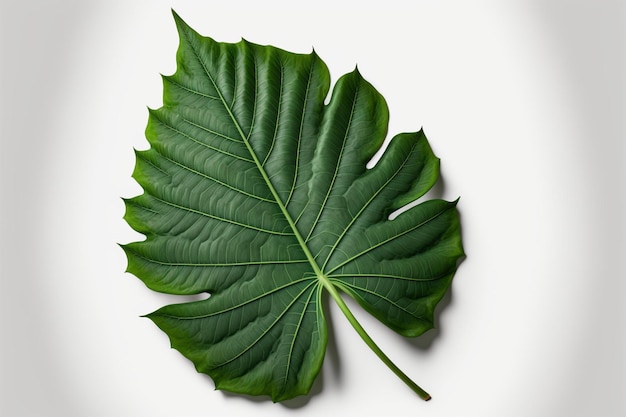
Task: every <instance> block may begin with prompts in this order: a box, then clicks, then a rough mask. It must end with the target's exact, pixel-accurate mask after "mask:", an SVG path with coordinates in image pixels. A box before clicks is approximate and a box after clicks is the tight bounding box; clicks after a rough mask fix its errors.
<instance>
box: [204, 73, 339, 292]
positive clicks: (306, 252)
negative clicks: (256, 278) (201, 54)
mask: <svg viewBox="0 0 626 417" xmlns="http://www.w3.org/2000/svg"><path fill="white" fill-rule="evenodd" d="M202 65H203V67H204V63H203V64H202ZM204 70H205V73H206V74H207V76H208V77H209V79H210V80H211V83H212V84H213V87H214V88H215V91H216V92H217V94H218V96H219V99H220V101H221V103H222V105H223V106H224V108H225V109H226V111H227V112H228V116H229V117H230V119H231V121H232V122H233V124H234V126H235V128H236V129H237V132H238V133H239V136H240V137H241V139H242V141H243V143H244V144H245V145H246V149H247V150H248V152H249V153H250V156H252V160H253V161H254V163H255V164H256V166H257V169H258V170H259V172H260V173H261V176H262V177H263V180H264V181H265V184H266V185H267V187H268V188H269V190H270V192H271V193H272V196H273V197H274V200H276V204H278V207H279V208H280V211H281V212H282V214H283V216H284V217H285V219H286V220H287V223H288V224H289V227H291V230H292V231H293V233H294V235H295V237H296V239H297V241H298V244H299V245H300V248H301V249H302V251H303V252H304V255H305V256H306V258H307V260H308V261H309V264H310V265H311V268H312V269H313V272H314V273H315V276H316V277H317V279H318V280H319V281H320V284H321V285H323V286H324V287H325V288H326V289H328V290H329V291H330V292H331V294H332V293H336V288H335V286H334V285H333V284H332V283H331V282H330V280H329V279H328V278H327V277H326V275H325V274H324V273H323V272H322V269H321V268H320V266H319V265H318V264H317V261H316V260H315V258H314V257H313V254H312V253H311V251H310V250H309V247H308V246H307V244H306V242H305V240H304V238H303V237H302V235H301V234H300V230H298V227H297V226H296V223H295V222H294V221H293V218H292V217H291V214H290V213H289V211H287V207H286V206H285V204H284V203H283V201H282V200H281V198H280V196H279V195H278V192H277V191H276V189H275V188H274V184H272V181H271V180H270V178H269V176H268V175H267V172H266V171H265V168H264V167H263V165H262V164H261V161H259V158H257V155H256V153H255V152H254V149H253V148H252V146H251V145H250V142H249V140H248V137H247V135H246V134H245V133H244V132H243V129H242V128H241V126H240V125H239V122H238V121H237V118H236V117H235V115H234V114H233V112H232V111H231V109H230V107H229V106H228V104H227V103H226V100H224V96H223V95H222V92H221V91H220V89H219V88H218V86H217V84H216V82H215V80H214V79H213V77H212V76H211V74H210V73H209V71H208V70H207V68H206V67H204ZM333 298H334V297H333Z"/></svg>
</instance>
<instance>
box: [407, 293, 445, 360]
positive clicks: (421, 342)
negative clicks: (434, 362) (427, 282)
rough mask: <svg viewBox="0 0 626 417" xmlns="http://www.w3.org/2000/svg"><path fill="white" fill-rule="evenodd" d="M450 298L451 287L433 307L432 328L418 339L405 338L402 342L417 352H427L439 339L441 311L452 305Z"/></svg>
mask: <svg viewBox="0 0 626 417" xmlns="http://www.w3.org/2000/svg"><path fill="white" fill-rule="evenodd" d="M452 298H453V297H452V287H450V288H449V289H448V291H446V293H445V294H444V296H443V298H442V299H441V301H439V304H437V307H435V319H434V320H435V323H434V327H433V328H432V329H430V330H428V331H427V332H426V333H424V334H422V335H420V336H418V337H406V338H404V340H405V341H406V342H407V343H409V344H410V345H411V346H413V347H415V348H417V349H419V350H429V349H430V348H431V346H432V345H433V343H434V342H435V340H436V339H438V338H439V337H441V334H442V328H441V326H440V325H439V323H440V320H441V314H442V311H443V310H445V309H446V308H447V307H448V306H450V305H451V304H452Z"/></svg>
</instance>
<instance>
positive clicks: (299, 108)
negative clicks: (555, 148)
mask: <svg viewBox="0 0 626 417" xmlns="http://www.w3.org/2000/svg"><path fill="white" fill-rule="evenodd" d="M175 20H176V24H177V27H178V32H179V36H180V45H179V49H178V52H177V69H176V72H175V73H174V74H173V75H171V76H164V77H163V86H164V95H163V107H161V108H159V109H156V110H150V111H149V121H148V126H147V129H146V137H147V139H148V141H149V143H150V147H149V149H147V150H142V151H136V166H135V170H134V173H133V177H134V178H135V180H136V181H137V182H138V183H139V184H140V185H141V187H142V188H143V190H144V193H143V194H141V195H139V196H137V197H134V198H131V199H127V200H126V201H125V202H126V214H125V219H126V221H127V222H128V223H129V224H130V226H131V227H132V228H133V229H135V230H136V231H138V232H140V233H142V234H144V235H145V236H146V238H145V240H143V241H140V242H134V243H130V244H126V245H123V248H124V250H125V252H126V254H127V257H128V271H129V272H131V273H132V274H134V275H136V276H137V277H139V278H140V279H141V280H142V281H143V282H144V283H145V284H146V285H147V286H148V287H149V288H151V289H153V290H155V291H160V292H164V293H169V294H181V295H190V294H202V293H208V294H210V296H209V297H208V298H207V299H205V300H202V301H196V302H187V303H181V304H174V305H169V306H165V307H163V308H161V309H159V310H157V311H155V312H153V313H151V314H149V315H148V317H149V318H150V319H151V320H153V321H154V323H155V324H156V325H157V326H158V327H160V328H161V329H162V330H163V331H164V332H165V333H167V335H168V336H169V338H170V340H171V343H172V347H174V348H175V349H177V350H179V351H180V352H181V353H182V354H183V355H184V356H186V357H187V358H189V359H190V360H191V361H193V363H194V364H195V366H196V368H197V370H198V371H199V372H204V373H207V374H208V375H210V376H211V378H212V379H213V380H214V381H215V384H216V388H218V389H224V390H228V391H232V392H239V393H245V394H250V395H269V396H270V397H271V398H272V399H273V400H274V401H281V400H286V399H290V398H293V397H295V396H297V395H302V394H306V393H308V392H309V390H310V388H311V385H312V384H313V381H314V379H315V378H316V376H317V374H318V373H319V370H320V368H321V365H322V361H323V358H324V352H325V349H326V343H327V334H328V329H327V325H326V320H325V318H324V312H323V309H322V297H323V293H324V291H325V290H328V289H331V290H340V291H342V292H344V293H346V294H348V295H350V296H352V297H353V298H354V299H356V300H357V301H358V303H359V304H360V305H361V306H363V308H365V309H366V310H367V311H368V312H369V313H371V314H372V315H374V316H375V317H377V318H378V319H379V320H381V321H382V322H383V323H385V324H386V325H387V326H389V327H390V328H392V329H394V330H395V331H397V332H398V333H400V334H402V335H405V336H417V335H420V334H422V333H423V332H424V331H426V330H428V329H430V328H431V327H432V323H433V310H434V307H435V305H436V304H437V302H438V301H439V300H440V299H441V297H442V296H443V295H444V293H445V291H446V290H447V289H448V287H449V286H450V283H451V280H452V277H453V275H454V273H455V271H456V268H457V262H458V259H459V258H460V257H461V256H462V255H463V250H462V247H461V239H460V231H459V218H458V213H457V209H456V202H447V201H443V200H430V201H425V202H422V203H419V204H417V205H416V206H414V207H412V208H410V209H408V210H406V211H404V212H402V213H401V214H400V215H398V216H397V217H396V218H394V219H393V220H390V219H389V215H390V214H391V213H392V212H394V211H395V210H397V209H399V208H402V207H404V206H406V205H407V204H409V203H411V202H414V201H415V200H417V199H418V198H420V197H421V196H423V195H424V194H425V193H426V192H427V191H428V190H429V189H430V188H431V187H432V185H433V184H434V183H435V182H436V181H437V178H438V176H439V160H438V158H437V157H435V155H434V154H433V152H432V150H431V148H430V146H429V144H428V141H427V139H426V137H425V135H424V133H423V132H422V131H419V132H415V133H403V134H399V135H396V136H395V137H394V138H393V139H392V140H391V141H390V143H389V145H388V147H387V149H386V150H385V152H384V153H383V155H382V157H381V159H380V160H379V161H378V162H377V163H376V165H375V166H374V167H373V168H371V169H368V168H367V167H366V164H367V163H368V162H369V161H370V160H371V159H372V157H373V156H374V154H375V153H376V152H377V151H378V150H379V149H380V147H381V146H382V145H383V142H384V140H385V137H386V135H387V125H388V117H389V115H388V108H387V105H386V103H385V100H384V99H383V97H382V96H381V95H380V94H379V93H378V92H377V91H376V90H375V89H374V87H373V86H372V85H371V84H370V83H368V82H367V81H365V80H364V79H363V77H362V76H361V75H360V73H359V72H358V71H357V70H355V71H353V72H352V73H349V74H346V75H344V76H343V77H341V78H340V79H339V80H338V81H337V83H336V85H335V86H334V88H333V91H332V93H331V98H330V100H329V102H328V104H325V103H324V100H325V99H326V97H327V96H328V94H329V90H330V75H329V71H328V68H327V67H326V65H325V64H324V62H323V61H322V60H321V59H320V58H319V57H318V56H317V55H316V54H315V53H311V54H294V53H290V52H286V51H283V50H281V49H278V48H275V47H271V46H260V45H256V44H253V43H250V42H247V41H243V40H242V41H241V42H238V43H235V44H228V43H220V42H216V41H214V40H212V39H210V38H207V37H203V36H201V35H199V34H198V33H196V32H195V31H194V30H193V29H191V28H190V27H189V26H188V25H187V24H186V23H184V22H183V21H182V20H181V19H180V18H179V17H178V16H177V15H175Z"/></svg>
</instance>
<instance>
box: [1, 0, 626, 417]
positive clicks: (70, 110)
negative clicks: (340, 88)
mask: <svg viewBox="0 0 626 417" xmlns="http://www.w3.org/2000/svg"><path fill="white" fill-rule="evenodd" d="M170 8H174V9H175V10H176V11H177V12H178V13H179V14H180V15H181V16H182V17H183V19H185V20H186V21H187V22H188V23H189V24H190V25H191V26H192V27H194V28H195V29H197V30H198V31H199V32H201V33H203V34H205V35H207V36H211V37H213V38H214V39H216V40H218V41H228V42H236V41H238V40H239V39H240V38H242V37H244V38H246V39H247V40H249V41H252V42H255V43H261V44H272V45H275V46H279V47H281V48H283V49H287V50H290V51H294V52H310V51H311V48H312V47H314V48H315V50H316V52H317V53H318V54H319V55H320V56H321V57H322V59H324V60H325V61H326V63H327V64H328V66H329V68H330V70H331V74H332V76H333V80H336V79H337V78H338V77H339V76H340V75H342V74H344V73H346V72H348V71H351V70H352V69H353V68H354V66H355V65H356V64H358V66H359V70H360V71H361V73H362V74H363V75H364V77H365V78H366V79H368V80H369V81H371V82H372V83H373V84H374V85H375V86H376V87H377V88H378V89H379V90H380V92H381V93H382V94H383V95H384V96H385V97H386V99H387V101H388V104H389V107H390V113H391V126H390V133H397V132H399V131H414V130H417V129H419V128H420V127H422V126H423V127H424V129H425V132H426V134H427V135H428V137H429V139H430V141H431V144H432V146H433V148H434V150H435V152H436V154H437V155H438V156H439V157H441V159H442V177H443V183H442V184H443V185H442V186H440V187H439V188H438V190H439V191H438V192H439V193H441V194H442V195H443V197H444V198H446V199H455V198H456V197H458V196H461V200H460V204H459V209H460V211H461V213H462V225H463V239H464V245H465V249H466V252H467V259H466V260H465V261H464V262H463V263H462V264H461V266H460V268H459V271H458V273H457V276H456V278H455V281H454V283H453V287H452V291H451V295H450V296H448V297H446V298H445V299H444V301H443V302H442V305H441V307H440V308H438V318H437V329H436V330H434V331H431V332H429V333H428V334H426V335H424V337H422V338H420V339H417V340H415V341H409V340H405V339H403V338H401V337H400V336H397V335H396V334H394V333H393V332H391V331H389V330H387V329H385V328H383V327H382V326H381V325H380V324H378V323H377V322H375V321H373V320H371V319H370V318H369V317H366V316H365V315H364V314H358V316H359V318H361V319H362V321H363V323H364V326H365V327H366V328H367V329H368V330H369V331H370V332H371V333H372V335H373V336H374V338H375V339H376V340H378V341H379V343H380V345H381V346H382V348H383V349H384V350H385V351H386V352H387V353H388V354H389V356H391V357H392V359H394V361H396V363H397V364H398V365H399V366H400V367H401V368H402V369H404V370H405V371H406V372H407V373H408V374H409V375H410V376H411V377H413V378H414V379H415V380H416V381H417V382H418V383H419V384H420V385H422V386H423V387H424V388H426V389H427V390H428V391H429V392H430V393H431V394H432V395H433V400H432V401H430V402H422V401H421V400H419V399H417V398H416V397H415V396H414V394H413V393H412V392H411V391H410V390H409V389H407V388H406V387H405V386H404V385H403V384H402V383H401V382H400V381H399V380H398V379H397V378H396V377H395V376H394V375H393V374H392V373H391V372H389V371H388V370H387V369H386V368H385V367H384V365H382V363H380V362H379V361H378V359H377V358H376V357H375V356H374V355H373V354H372V353H371V352H370V351H369V350H368V348H367V347H365V345H364V344H363V343H362V342H361V341H360V340H359V338H358V336H357V335H356V334H355V333H354V332H353V331H352V329H351V328H349V327H348V325H347V322H346V320H344V318H343V317H342V316H341V313H340V312H339V311H338V310H337V309H335V308H333V307H332V306H331V308H330V314H329V316H330V319H331V320H332V327H331V329H332V334H331V336H330V337H331V341H330V345H329V350H328V353H327V357H326V361H325V364H324V368H323V371H322V374H321V375H320V377H319V379H318V382H317V383H316V385H315V386H314V389H313V392H312V395H311V396H309V397H305V398H301V399H298V400H293V401H290V402H287V403H286V404H273V403H271V402H269V401H265V400H258V399H250V398H245V397H240V396H233V395H227V394H224V393H222V392H219V391H214V390H213V383H212V381H211V380H210V379H209V378H208V377H205V376H203V375H200V374H197V373H196V372H195V370H194V369H193V366H192V365H191V364H190V363H189V362H188V361H187V360H186V359H184V358H182V356H181V355H180V354H179V353H178V352H176V351H175V350H172V349H170V348H169V343H168V340H167V337H166V336H165V335H164V334H163V333H161V331H160V330H158V329H157V328H156V327H155V326H154V325H153V324H152V323H151V322H150V321H149V320H147V319H143V318H140V317H139V316H140V315H142V314H145V313H148V312H151V311H153V310H154V309H156V308H158V307H160V306H162V305H164V304H166V303H171V302H177V301H180V300H179V299H177V298H176V297H168V296H164V295H160V294H156V293H153V292H151V291H149V290H148V289H147V288H145V287H144V286H143V284H141V282H140V281H139V280H138V279H136V278H134V277H133V276H131V275H129V274H125V273H124V269H125V267H126V259H125V256H124V254H123V252H122V250H121V249H120V248H119V247H118V246H117V243H118V242H119V243H126V242H130V241H133V240H136V239H138V236H137V235H136V234H134V233H133V232H132V231H131V230H130V228H129V227H128V226H127V225H126V224H125V223H124V221H123V220H122V216H123V213H124V207H123V204H122V201H121V200H120V197H132V196H134V195H136V194H138V193H139V188H138V186H137V185H136V184H135V183H134V182H133V181H132V179H131V177H130V175H131V172H132V169H133V165H134V155H133V151H132V149H133V147H136V148H145V147H146V146H147V145H146V142H145V140H144V136H143V130H144V127H145V124H146V121H147V111H146V106H150V107H159V106H160V105H161V93H162V89H161V80H160V76H159V73H164V74H170V73H172V72H173V71H174V68H175V61H174V59H175V50H176V47H177V43H178V40H177V35H176V31H175V27H174V22H173V19H172V17H171V14H170ZM0 16H1V18H2V22H1V25H0V30H1V31H2V32H1V33H2V38H1V39H2V51H1V52H2V55H1V59H2V65H1V71H2V72H1V75H2V76H1V77H0V79H1V82H2V84H1V88H2V90H1V94H0V95H1V98H0V100H1V102H2V108H1V112H0V117H1V123H2V135H1V147H0V169H1V171H0V172H1V177H0V180H1V185H2V188H1V194H0V203H1V204H0V210H1V213H0V214H1V216H0V225H1V227H2V229H1V234H0V239H1V246H0V249H1V257H2V258H1V268H2V269H1V273H2V276H1V278H2V287H1V289H0V290H1V297H2V298H1V300H0V301H1V304H0V309H1V310H0V312H1V324H2V329H1V333H0V338H1V339H0V342H1V347H0V349H1V354H2V369H1V370H0V371H1V372H0V373H1V376H0V378H1V385H0V414H2V416H7V417H12V416H29V417H30V416H64V417H73V416H89V417H98V416H107V417H108V416H111V417H124V416H146V417H148V416H149V417H159V416H190V417H196V416H249V415H257V416H272V417H279V416H292V415H294V416H295V415H297V416H320V415H342V416H353V415H354V416H356V415H359V416H363V415H365V416H369V415H372V416H374V415H378V416H381V415H384V416H404V415H407V416H408V415H411V416H476V417H500V416H507V417H515V416H520V417H522V416H523V417H529V416H550V417H553V416H564V417H565V416H571V417H576V416H603V417H623V416H624V415H626V399H625V398H626V382H625V363H626V343H625V342H626V335H625V333H626V311H625V307H624V304H625V301H626V297H625V295H626V287H625V284H624V280H625V278H626V268H625V262H624V259H625V258H626V241H625V239H626V224H625V216H624V214H625V213H626V200H625V194H626V171H625V168H624V165H625V163H626V155H625V153H626V152H625V143H626V139H625V122H624V120H625V115H626V107H625V97H626V88H625V74H626V67H625V64H624V62H625V54H626V46H625V40H626V32H625V29H624V28H625V27H626V11H625V2H623V1H609V0H606V1H603V0H589V1H565V0H563V1H556V0H543V1H540V0H536V1H533V0H529V1H521V0H520V1H503V0H497V1H496V0H494V1H461V0H459V1H424V0H414V1H410V2H409V1H406V2H401V1H393V0H386V1H384V2H373V1H356V0H355V1H343V2H342V1H339V0H335V1H326V0H316V1H310V2H306V3H304V2H296V1H282V2H281V1H270V0H268V1H243V0H235V1H230V2H225V1H221V2H217V1H191V0H189V1H182V0H181V1H159V0H133V1H128V0H126V1H113V0H107V1H84V0H83V1H71V0H62V1H40V2H35V1H26V0H25V1H20V2H17V1H4V2H3V3H2V10H1V12H0ZM359 312H360V311H357V313H359ZM331 413H332V414H331Z"/></svg>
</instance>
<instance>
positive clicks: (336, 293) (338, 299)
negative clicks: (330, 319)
mask: <svg viewBox="0 0 626 417" xmlns="http://www.w3.org/2000/svg"><path fill="white" fill-rule="evenodd" d="M318 279H319V281H320V282H321V283H322V285H323V286H324V288H325V289H326V290H327V291H328V292H329V293H330V296H331V297H332V298H333V300H335V302H336V303H337V305H338V306H339V309H341V311H342V312H343V314H344V315H345V316H346V318H347V319H348V321H349V322H350V324H351V325H352V327H353V328H354V330H356V332H357V333H358V334H359V336H361V339H363V341H364V342H365V344H366V345H367V346H369V348H370V349H372V351H373V352H374V353H375V354H376V356H378V357H379V358H380V360H381V361H383V363H384V364H385V365H387V367H388V368H389V369H391V370H392V371H393V373H394V374H396V375H397V376H398V377H399V378H400V379H401V380H402V381H403V382H404V383H405V384H406V385H408V387H409V388H411V389H412V390H413V391H414V392H415V393H416V394H417V395H418V396H419V397H420V398H421V399H422V400H424V401H428V400H430V399H431V396H430V394H429V393H427V392H426V391H424V390H423V389H422V388H421V387H420V386H419V385H417V384H416V383H415V382H414V381H413V380H412V379H411V378H410V377H409V376H408V375H407V374H405V373H404V372H402V370H401V369H400V368H398V366H397V365H396V364H395V363H393V361H392V360H391V359H390V358H389V357H388V356H387V355H386V354H385V352H383V351H382V350H381V349H380V347H378V345H377V344H376V342H374V340H373V339H372V338H371V337H370V335H369V334H367V332H366V331H365V329H364V328H363V326H361V323H359V321H358V320H357V319H356V317H354V314H352V311H350V308H349V307H348V305H347V304H346V302H345V301H344V300H343V298H341V295H340V294H339V291H337V288H336V287H335V285H333V284H332V283H331V282H330V281H329V280H328V278H327V277H326V276H324V275H318Z"/></svg>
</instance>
